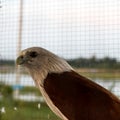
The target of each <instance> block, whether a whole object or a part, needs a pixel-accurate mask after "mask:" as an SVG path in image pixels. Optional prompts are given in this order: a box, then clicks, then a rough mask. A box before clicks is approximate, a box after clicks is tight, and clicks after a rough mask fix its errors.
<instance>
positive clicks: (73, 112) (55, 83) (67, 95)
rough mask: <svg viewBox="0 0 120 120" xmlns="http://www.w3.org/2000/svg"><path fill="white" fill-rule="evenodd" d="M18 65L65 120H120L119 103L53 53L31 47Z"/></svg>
mask: <svg viewBox="0 0 120 120" xmlns="http://www.w3.org/2000/svg"><path fill="white" fill-rule="evenodd" d="M16 62H17V64H18V65H22V66H25V68H27V70H28V72H29V73H30V75H31V76H32V78H33V80H34V81H35V83H36V86H37V87H38V88H39V89H40V91H41V93H42V95H43V97H44V99H45V101H46V103H47V104H48V106H49V107H50V108H51V110H52V111H53V112H54V113H55V114H56V115H57V116H59V117H60V118H61V119H62V120H120V100H119V99H118V98H117V97H116V96H115V95H113V94H112V93H111V92H109V91H108V90H107V89H105V88H103V87H102V86H100V85H98V84H96V83H94V82H93V81H91V80H89V79H88V78H86V77H84V76H82V75H80V74H78V73H77V72H76V71H75V70H74V69H73V68H72V67H71V66H70V65H69V64H68V63H67V62H66V61H65V60H64V59H62V58H61V57H59V56H57V55H55V54H54V53H52V52H49V51H48V50H46V49H44V48H41V47H31V48H28V49H25V50H23V51H21V53H20V55H19V56H18V58H17V60H16Z"/></svg>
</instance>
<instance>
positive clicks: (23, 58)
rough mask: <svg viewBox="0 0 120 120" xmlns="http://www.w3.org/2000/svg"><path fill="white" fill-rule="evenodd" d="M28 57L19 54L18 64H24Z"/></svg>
mask: <svg viewBox="0 0 120 120" xmlns="http://www.w3.org/2000/svg"><path fill="white" fill-rule="evenodd" d="M27 61H28V59H27V58H26V57H24V56H19V57H18V58H17V59H16V64H17V65H22V64H24V63H25V62H27Z"/></svg>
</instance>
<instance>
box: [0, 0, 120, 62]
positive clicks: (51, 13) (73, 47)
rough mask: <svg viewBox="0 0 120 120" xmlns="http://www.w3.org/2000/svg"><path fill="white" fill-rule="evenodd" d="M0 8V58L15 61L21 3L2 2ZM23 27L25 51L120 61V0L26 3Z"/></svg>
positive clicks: (25, 0)
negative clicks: (40, 49) (32, 49)
mask: <svg viewBox="0 0 120 120" xmlns="http://www.w3.org/2000/svg"><path fill="white" fill-rule="evenodd" d="M0 6H2V7H1V8H0V58H2V59H4V58H5V59H15V58H16V56H17V52H16V51H17V46H18V45H17V43H18V33H19V13H20V11H19V10H20V9H19V8H20V0H1V2H0ZM22 28H23V29H22V30H23V31H22V49H25V48H28V47H32V46H40V47H44V48H46V49H48V50H50V51H52V52H54V53H55V54H57V55H59V56H61V57H64V58H67V59H70V58H78V57H86V58H89V57H91V56H93V55H95V56H96V57H98V58H102V57H105V56H109V57H112V58H116V59H118V60H120V1H119V0H114V1H113V0H23V25H22Z"/></svg>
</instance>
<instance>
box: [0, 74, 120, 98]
mask: <svg viewBox="0 0 120 120" xmlns="http://www.w3.org/2000/svg"><path fill="white" fill-rule="evenodd" d="M93 81H95V82H97V83H98V84H100V85H101V86H103V87H105V88H106V89H109V90H111V91H112V92H113V93H114V94H115V95H117V96H120V79H117V78H114V79H112V78H110V79H109V80H104V79H99V78H98V79H93ZM0 82H3V83H5V84H7V85H12V86H13V85H16V75H15V74H14V73H7V74H0ZM19 85H20V86H35V84H34V81H33V80H32V78H31V77H30V76H29V75H24V74H23V75H21V78H20V81H19Z"/></svg>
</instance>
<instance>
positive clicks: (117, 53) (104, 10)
mask: <svg viewBox="0 0 120 120" xmlns="http://www.w3.org/2000/svg"><path fill="white" fill-rule="evenodd" d="M21 2H22V3H21ZM21 22H22V23H21ZM20 27H21V29H20ZM19 40H20V41H21V44H20V45H19V42H18V41H19ZM0 45H1V47H0V83H1V84H0V85H1V88H2V89H0V102H1V103H0V109H1V111H2V109H3V107H4V108H5V110H6V111H5V112H6V113H8V114H7V115H5V114H2V113H1V114H0V119H7V120H13V119H15V118H16V114H20V119H21V118H25V116H24V115H23V113H22V112H20V109H22V108H24V109H23V111H24V110H25V109H27V107H26V106H27V105H28V104H29V103H31V102H32V103H31V104H32V105H33V106H32V107H33V108H34V109H35V110H37V114H34V113H33V112H32V110H31V111H29V112H30V115H28V116H29V118H26V120H27V119H29V120H30V119H32V120H33V119H35V120H37V119H42V120H47V119H52V120H54V119H55V120H57V119H59V118H57V117H55V116H54V114H53V113H52V112H51V111H50V110H49V109H48V108H47V107H46V106H45V105H44V104H45V103H43V102H41V101H43V99H42V98H41V95H38V91H37V89H34V88H35V84H34V82H33V80H32V78H30V77H29V76H28V74H27V73H26V72H25V71H24V72H25V73H24V72H21V74H20V78H19V81H16V71H17V70H16V67H15V59H16V57H17V55H18V52H19V51H20V50H22V49H25V48H28V47H32V46H40V47H43V48H45V49H48V50H50V51H51V52H54V53H55V54H57V55H59V56H61V57H63V58H64V59H66V60H67V61H68V62H70V61H72V60H76V59H77V60H80V61H81V60H85V61H89V64H88V63H87V64H86V65H85V63H84V64H83V65H81V63H80V62H79V61H77V62H78V64H79V65H78V66H80V67H79V68H77V67H76V66H74V64H72V66H73V67H74V68H75V69H76V70H78V72H80V73H81V74H83V75H85V76H87V77H90V78H91V79H92V80H94V81H95V82H97V83H99V84H100V85H102V86H104V87H105V88H107V89H109V90H111V91H112V92H113V93H114V94H116V95H117V96H118V97H119V96H120V89H119V88H120V87H119V86H120V76H119V68H120V67H119V66H120V64H119V61H120V49H119V48H120V1H118V0H114V1H113V0H101V1H99V0H35V1H34V0H0ZM18 46H19V47H20V46H21V47H20V48H19V50H18ZM90 60H94V61H95V62H96V61H97V62H96V65H95V66H94V65H93V64H91V62H90ZM105 60H109V61H110V60H111V61H112V62H113V63H111V65H112V66H110V64H109V66H107V65H106V62H105ZM94 61H93V62H94ZM100 61H103V63H104V65H103V63H102V64H101V63H100V64H99V62H100ZM70 63H71V62H70ZM98 64H99V65H98ZM102 65H103V66H102ZM100 66H102V67H101V68H100ZM100 73H101V74H100ZM103 73H104V74H103ZM111 74H112V75H111ZM6 87H8V88H9V87H10V88H12V90H13V93H12V94H13V95H12V96H14V97H13V99H11V98H9V96H8V94H7V92H9V91H7V92H6V91H4V89H6ZM10 88H9V89H10ZM16 89H17V90H18V89H19V91H17V92H18V93H17V94H16V93H15V90H16ZM31 90H33V91H34V92H31ZM3 91H4V92H3ZM4 95H7V96H8V97H7V99H9V101H11V102H12V103H13V106H12V105H11V106H12V107H11V106H10V105H9V102H8V103H7V104H6V103H5V102H3V100H4V101H6V102H7V99H5V98H4ZM15 95H17V96H18V98H19V100H18V99H17V102H14V101H15V100H14V98H15ZM18 101H19V102H18ZM20 101H22V102H21V103H22V105H21V104H20ZM23 101H24V102H25V103H23ZM16 105H17V106H16ZM42 106H43V107H42ZM9 107H11V109H8V108H9ZM40 107H41V109H42V110H41V109H40ZM44 107H45V109H47V110H46V111H45V109H44ZM15 111H17V112H15ZM41 111H44V112H41ZM9 113H10V114H11V113H12V114H13V115H9ZM45 113H47V114H45ZM11 116H12V117H11Z"/></svg>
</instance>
